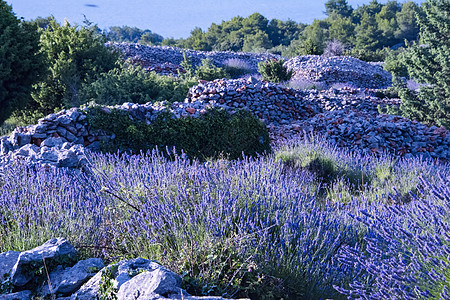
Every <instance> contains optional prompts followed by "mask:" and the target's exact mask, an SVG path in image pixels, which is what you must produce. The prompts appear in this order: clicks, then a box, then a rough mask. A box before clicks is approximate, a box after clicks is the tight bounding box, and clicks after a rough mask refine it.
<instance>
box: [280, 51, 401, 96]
mask: <svg viewBox="0 0 450 300" xmlns="http://www.w3.org/2000/svg"><path fill="white" fill-rule="evenodd" d="M284 65H285V66H286V67H287V68H288V70H293V76H292V79H291V80H309V81H312V82H320V83H323V84H325V85H327V86H328V87H331V86H332V85H333V84H335V83H349V84H352V85H354V86H356V87H361V88H372V89H383V88H387V87H389V86H391V85H392V76H391V74H390V73H389V72H387V71H385V70H383V68H382V67H381V66H379V65H374V64H370V63H367V62H364V61H361V60H359V59H357V58H354V57H349V56H332V57H323V56H320V55H305V56H297V57H294V58H291V59H289V60H288V61H286V62H285V64H284Z"/></svg>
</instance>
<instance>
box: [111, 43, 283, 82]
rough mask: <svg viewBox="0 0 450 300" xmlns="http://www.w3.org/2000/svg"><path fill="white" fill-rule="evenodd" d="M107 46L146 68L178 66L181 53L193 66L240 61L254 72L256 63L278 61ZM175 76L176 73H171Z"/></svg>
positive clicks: (243, 54) (217, 53)
mask: <svg viewBox="0 0 450 300" xmlns="http://www.w3.org/2000/svg"><path fill="white" fill-rule="evenodd" d="M106 45H107V46H112V47H115V48H118V49H119V50H121V51H122V53H123V54H124V58H125V59H128V58H129V59H132V60H139V61H144V62H145V63H146V65H147V66H152V67H153V68H155V71H157V67H158V66H161V65H164V64H167V63H168V64H172V65H180V63H181V62H182V61H183V52H184V53H185V54H186V57H188V58H189V59H190V61H191V63H192V65H193V66H198V65H200V64H201V61H202V59H205V58H209V59H211V61H212V63H213V64H214V65H216V66H218V67H223V66H224V65H225V63H226V61H227V60H229V59H240V60H243V61H245V62H246V65H248V66H249V68H250V69H251V70H252V71H253V72H254V73H257V72H258V63H259V62H261V61H266V60H268V59H280V58H282V57H281V56H279V55H275V54H266V53H246V52H232V51H196V50H190V49H180V48H176V47H168V46H146V45H140V44H130V43H107V44H106ZM173 74H174V75H177V72H174V73H173Z"/></svg>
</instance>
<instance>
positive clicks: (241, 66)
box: [223, 58, 253, 78]
mask: <svg viewBox="0 0 450 300" xmlns="http://www.w3.org/2000/svg"><path fill="white" fill-rule="evenodd" d="M223 69H224V70H225V72H227V73H228V74H229V75H230V76H231V78H239V77H241V76H243V75H245V74H249V73H252V72H253V70H252V68H251V67H250V65H249V64H248V63H247V62H246V61H245V60H242V59H239V58H230V59H227V60H226V61H224V63H223Z"/></svg>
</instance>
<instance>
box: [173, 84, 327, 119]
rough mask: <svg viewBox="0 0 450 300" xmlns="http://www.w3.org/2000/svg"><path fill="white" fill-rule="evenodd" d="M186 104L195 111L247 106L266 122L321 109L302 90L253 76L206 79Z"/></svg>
mask: <svg viewBox="0 0 450 300" xmlns="http://www.w3.org/2000/svg"><path fill="white" fill-rule="evenodd" d="M186 103H188V104H190V105H191V106H192V110H191V111H193V112H194V111H198V110H199V109H202V108H205V107H223V108H224V109H227V110H233V109H247V110H250V111H251V112H253V113H254V114H255V115H256V116H257V117H258V118H260V119H262V120H264V121H265V122H266V123H267V124H274V125H279V124H289V123H291V122H293V121H295V120H299V119H306V118H310V117H312V116H314V115H315V114H317V113H319V112H320V111H321V109H320V107H319V106H318V105H316V104H315V103H314V102H312V101H308V100H305V99H304V98H303V96H302V93H300V92H299V91H297V90H295V89H291V88H286V87H283V86H280V85H277V84H273V83H269V82H263V81H260V80H257V79H255V78H254V77H250V78H248V79H235V80H224V79H221V80H214V81H209V82H206V81H203V82H201V83H200V84H199V85H197V86H194V87H192V88H191V89H190V90H189V93H188V96H187V98H186V100H185V103H183V104H182V105H186ZM177 105H179V104H178V103H175V104H174V106H177Z"/></svg>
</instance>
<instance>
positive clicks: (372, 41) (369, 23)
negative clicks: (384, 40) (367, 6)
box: [355, 12, 382, 50]
mask: <svg viewBox="0 0 450 300" xmlns="http://www.w3.org/2000/svg"><path fill="white" fill-rule="evenodd" d="M355 31H356V47H357V48H358V49H365V50H376V49H377V48H378V47H379V46H380V37H381V34H382V31H381V30H379V29H378V25H377V21H376V20H375V17H374V16H373V15H370V14H369V13H367V12H365V13H364V14H363V16H362V17H361V23H360V24H359V25H358V26H357V27H356V29H355Z"/></svg>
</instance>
